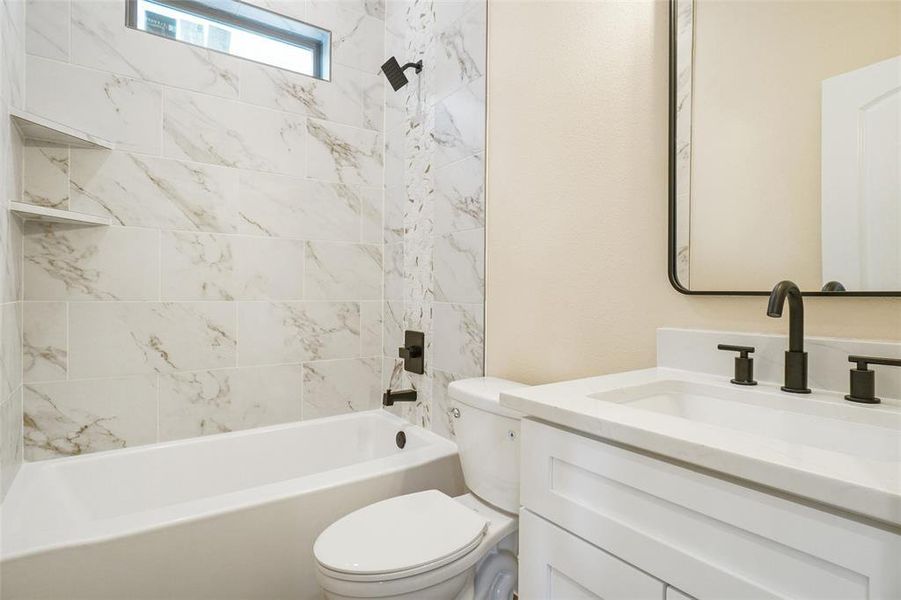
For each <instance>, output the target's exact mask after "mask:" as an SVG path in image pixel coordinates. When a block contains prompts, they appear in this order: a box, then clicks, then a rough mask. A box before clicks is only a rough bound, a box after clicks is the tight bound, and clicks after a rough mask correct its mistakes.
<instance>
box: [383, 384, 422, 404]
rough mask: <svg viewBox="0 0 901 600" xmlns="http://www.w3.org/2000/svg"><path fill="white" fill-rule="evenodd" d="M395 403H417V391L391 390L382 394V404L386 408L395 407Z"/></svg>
mask: <svg viewBox="0 0 901 600" xmlns="http://www.w3.org/2000/svg"><path fill="white" fill-rule="evenodd" d="M395 402H416V390H401V391H399V392H393V391H391V388H388V389H387V390H385V393H384V394H382V404H383V405H385V406H394V403H395Z"/></svg>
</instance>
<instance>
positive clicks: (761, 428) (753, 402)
mask: <svg viewBox="0 0 901 600" xmlns="http://www.w3.org/2000/svg"><path fill="white" fill-rule="evenodd" d="M589 397H591V398H594V399H596V400H602V401H605V402H611V403H616V404H620V405H623V406H628V407H632V408H635V409H640V410H644V411H650V412H653V413H658V414H662V415H667V416H670V417H676V418H679V419H686V420H688V421H691V422H694V423H699V424H705V425H711V426H715V427H718V428H723V429H728V430H734V431H739V432H743V433H747V434H752V435H755V436H761V437H765V438H771V439H775V440H781V441H784V442H788V443H791V444H798V445H801V446H808V447H813V448H820V449H823V450H828V451H832V452H839V453H842V454H846V455H850V456H855V457H859V458H864V459H868V460H876V461H885V462H899V461H901V419H899V418H898V417H899V415H898V414H897V413H889V412H887V411H883V410H879V409H875V410H874V409H873V408H872V407H863V406H853V405H850V404H848V403H845V402H843V401H838V400H833V401H824V400H816V399H812V398H809V397H805V396H792V395H788V394H785V393H780V392H773V391H769V390H766V389H757V388H738V387H735V386H731V385H712V384H706V383H700V382H692V381H680V380H675V379H674V380H662V381H654V382H651V383H645V384H638V385H634V386H626V387H621V388H617V389H613V390H609V391H604V392H599V393H595V394H589Z"/></svg>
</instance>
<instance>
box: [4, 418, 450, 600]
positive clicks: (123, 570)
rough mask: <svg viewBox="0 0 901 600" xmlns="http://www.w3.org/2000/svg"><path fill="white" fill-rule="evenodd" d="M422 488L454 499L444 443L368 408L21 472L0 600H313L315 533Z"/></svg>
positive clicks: (8, 514) (12, 500)
mask: <svg viewBox="0 0 901 600" xmlns="http://www.w3.org/2000/svg"><path fill="white" fill-rule="evenodd" d="M399 430H404V432H405V434H406V439H407V443H406V447H405V448H404V449H403V450H401V449H399V448H398V447H397V445H396V444H395V435H396V433H397V432H398V431H399ZM430 488H435V489H440V490H442V491H444V492H446V493H447V494H451V495H456V494H460V493H462V492H463V479H462V475H461V473H460V470H459V462H458V459H457V448H456V446H455V445H454V444H453V443H452V442H449V441H447V440H445V439H443V438H441V437H439V436H436V435H434V434H432V433H430V432H428V431H425V430H423V429H421V428H419V427H415V426H411V425H409V424H407V423H406V422H405V421H402V420H401V419H398V418H396V417H394V416H392V415H389V414H388V413H386V412H384V411H380V410H379V411H369V412H364V413H355V414H351V415H343V416H339V417H332V418H328V419H320V420H316V421H310V422H305V423H295V424H289V425H279V426H275V427H267V428H262V429H254V430H250V431H243V432H236V433H229V434H224V435H219V436H214V437H209V438H200V439H191V440H185V441H179V442H172V443H167V444H160V445H155V446H148V447H143V448H134V449H129V450H119V451H114V452H104V453H98V454H92V455H88V456H83V457H73V458H66V459H60V460H52V461H44V462H38V463H30V464H26V465H24V466H23V467H22V469H21V470H20V472H19V474H18V476H17V477H16V481H15V483H14V484H13V486H12V488H11V489H10V491H9V493H8V495H7V498H6V500H5V501H4V503H3V506H2V513H3V514H2V517H0V519H2V521H0V523H2V529H0V560H2V562H0V586H2V588H0V595H2V598H3V600H13V599H16V598H28V599H30V600H33V599H39V598H65V599H67V600H74V599H77V598H85V599H87V598H89V599H91V600H99V599H103V598H111V599H112V598H115V599H116V600H121V599H125V598H127V599H129V600H133V599H138V598H153V599H161V598H167V599H176V598H178V599H190V600H200V599H205V598H211V599H212V598H215V599H217V600H224V599H227V598H241V599H257V598H260V599H263V598H265V599H269V598H273V599H275V598H279V599H282V598H285V599H287V598H292V599H298V598H299V599H306V598H318V597H319V592H318V587H317V585H316V581H315V575H314V563H313V556H312V547H313V541H314V540H315V539H316V536H317V535H319V533H320V532H321V531H322V530H323V529H324V528H325V527H326V526H328V525H329V524H330V523H331V522H332V521H334V520H335V519H337V518H338V517H340V516H342V515H344V514H347V513H348V512H350V511H352V510H355V509H357V508H359V507H361V506H364V505H366V504H370V503H372V502H375V501H377V500H380V499H384V498H388V497H391V496H396V495H399V494H405V493H409V492H414V491H420V490H424V489H430Z"/></svg>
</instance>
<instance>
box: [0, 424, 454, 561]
mask: <svg viewBox="0 0 901 600" xmlns="http://www.w3.org/2000/svg"><path fill="white" fill-rule="evenodd" d="M364 416H375V417H376V418H378V419H382V420H384V421H387V422H388V423H389V424H391V425H393V426H394V427H397V428H398V429H400V430H404V431H407V432H409V431H410V430H411V429H412V430H415V432H416V435H419V436H422V437H424V438H425V440H426V445H425V446H423V447H421V448H416V449H414V450H412V451H410V452H405V453H399V454H392V455H389V456H383V457H380V458H374V459H369V460H365V461H362V462H357V463H353V464H350V465H345V466H343V467H337V468H334V469H328V470H325V471H320V472H318V473H313V474H308V475H302V476H300V477H294V478H291V479H285V480H282V481H276V482H272V483H266V484H263V485H258V486H255V487H251V488H244V489H240V490H235V491H232V492H227V493H224V494H217V495H213V496H206V497H203V498H197V499H193V500H188V501H185V502H180V503H177V504H171V505H167V506H161V507H158V508H154V509H149V510H143V511H138V512H135V513H127V514H124V515H117V516H113V517H108V518H103V519H97V520H94V521H89V522H88V523H87V524H81V525H82V526H84V525H86V526H84V528H83V529H79V528H78V525H79V524H76V527H73V528H72V529H60V528H49V529H43V530H39V531H38V532H37V534H36V535H35V537H36V538H37V541H36V542H32V543H27V544H25V543H18V544H17V543H15V542H16V541H18V540H20V539H21V537H19V538H12V542H13V543H12V544H9V545H11V546H12V547H11V548H9V549H8V542H7V540H8V539H9V538H8V537H7V536H8V534H7V532H6V530H7V527H5V526H4V525H3V523H5V522H6V520H7V519H8V518H13V517H14V516H15V515H11V516H10V515H9V512H8V509H6V510H5V508H6V506H4V505H6V504H7V503H6V502H4V503H3V505H0V512H2V515H0V532H2V535H0V564H2V563H5V562H8V561H14V560H18V559H25V558H28V557H30V556H34V555H37V554H41V553H45V552H52V551H55V550H62V549H67V548H75V547H78V546H86V545H90V544H100V543H104V542H108V541H112V540H115V539H119V538H124V537H127V536H135V535H140V534H144V533H150V532H154V531H160V530H165V529H168V528H172V527H178V526H181V525H186V524H189V523H193V522H197V521H201V520H203V519H210V518H215V517H220V516H224V515H228V514H232V513H236V512H240V511H243V510H248V509H252V508H257V507H263V506H267V505H270V504H275V503H278V502H282V501H285V500H288V499H290V498H292V497H296V496H300V495H302V494H304V493H310V492H319V491H326V490H329V489H334V488H337V487H340V486H342V485H347V484H349V483H354V482H365V481H367V480H371V479H375V478H378V477H382V476H386V475H392V474H395V473H398V472H400V471H403V470H406V469H410V468H416V467H419V466H422V465H425V464H427V463H430V462H436V461H439V460H442V459H447V458H450V457H452V456H454V455H456V454H458V450H457V445H456V443H454V442H453V441H451V440H449V439H447V438H444V437H442V436H440V435H438V434H436V433H434V432H432V431H430V430H427V429H425V428H423V427H421V426H419V425H415V424H413V423H410V422H409V421H407V420H405V419H403V418H402V417H399V416H397V415H393V414H391V413H389V412H387V411H384V410H382V409H373V410H367V411H358V412H354V413H347V414H342V415H334V416H331V417H324V418H322V419H315V420H310V421H295V422H291V423H280V424H277V425H269V426H265V427H257V428H251V429H245V430H241V431H233V432H228V433H222V434H215V435H210V436H202V437H193V438H185V439H181V440H172V441H167V442H162V443H158V444H147V445H142V446H136V447H134V448H127V449H124V450H108V451H103V452H94V453H91V454H88V455H82V456H69V457H64V458H59V459H48V460H47V461H38V462H34V463H26V465H25V466H23V469H24V468H26V467H32V466H33V467H36V468H44V469H49V468H52V467H55V466H57V465H60V464H64V463H68V462H71V461H85V460H92V459H94V460H96V459H98V458H102V457H103V456H108V455H112V454H115V455H116V456H127V455H128V454H133V453H142V452H148V451H154V450H157V449H162V448H170V447H173V446H183V445H192V444H202V443H208V442H211V441H221V440H223V439H228V438H234V437H246V436H250V435H255V434H256V435H259V434H265V433H267V432H271V431H281V430H283V429H292V428H296V427H298V426H303V425H311V426H312V425H314V424H317V423H320V422H323V421H327V422H335V421H342V420H352V419H359V418H360V417H364ZM30 470H33V469H30ZM21 475H22V473H21V472H20V473H19V475H17V477H16V480H17V481H14V482H13V487H14V486H15V485H16V483H17V482H18V480H19V476H21ZM10 492H12V488H11V489H10ZM8 498H9V495H8V496H7V499H8ZM54 534H56V535H54ZM60 535H62V536H63V539H61V540H60V539H58V538H59V537H60Z"/></svg>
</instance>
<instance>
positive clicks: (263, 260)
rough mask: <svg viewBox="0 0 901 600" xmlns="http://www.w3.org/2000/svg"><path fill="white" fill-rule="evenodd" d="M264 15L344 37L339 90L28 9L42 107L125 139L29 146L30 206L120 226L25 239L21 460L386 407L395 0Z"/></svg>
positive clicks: (45, 7) (31, 79) (119, 9)
mask: <svg viewBox="0 0 901 600" xmlns="http://www.w3.org/2000/svg"><path fill="white" fill-rule="evenodd" d="M4 1H5V2H9V1H10V0H0V2H4ZM256 3H258V4H261V5H263V6H265V7H267V8H269V9H272V10H276V11H279V12H283V13H285V14H289V15H291V16H294V17H297V18H301V19H304V20H307V21H310V22H312V23H314V24H316V25H319V26H322V27H325V28H327V29H330V30H331V31H333V32H334V38H333V50H334V52H333V66H332V81H330V82H323V81H318V80H315V79H312V78H309V77H305V76H302V75H298V74H296V73H292V72H288V71H284V70H281V69H276V68H271V67H267V66H264V65H260V64H257V63H253V62H249V61H244V60H240V59H236V58H234V57H230V56H226V55H223V54H218V53H215V52H209V51H206V50H203V49H199V48H195V47H192V46H188V45H185V44H179V43H174V42H171V41H169V40H164V39H160V38H156V37H154V36H150V35H147V34H145V33H142V32H137V31H132V30H129V29H126V28H125V27H124V25H123V22H124V3H123V2H122V1H121V0H71V1H69V0H29V1H28V3H27V11H25V14H24V16H23V17H22V19H20V24H21V29H22V31H24V32H26V35H25V42H24V43H25V46H26V47H27V56H23V57H20V59H19V61H18V62H19V63H24V71H25V74H26V75H25V79H26V80H27V81H26V87H27V96H26V98H25V106H26V107H27V109H28V110H30V111H33V112H35V113H39V114H41V115H43V116H45V117H48V118H50V119H53V120H56V121H59V122H62V123H65V124H67V125H71V126H73V127H78V128H81V129H85V130H87V131H91V132H93V133H95V134H97V135H100V136H103V137H105V138H107V139H110V140H112V141H114V142H115V143H116V144H117V149H116V150H115V151H105V150H83V149H74V148H73V149H68V148H30V147H29V148H28V149H27V150H26V152H25V154H24V159H23V160H24V174H23V181H24V188H25V189H24V199H25V201H27V202H32V203H35V204H40V205H44V206H53V207H56V208H62V209H71V210H75V211H80V212H85V213H90V214H97V215H104V216H108V217H110V218H111V219H112V221H113V225H112V226H110V227H81V226H65V225H50V226H48V225H41V224H37V223H28V224H27V225H26V227H25V228H24V243H23V247H24V260H23V263H24V266H23V272H24V290H23V298H24V302H22V303H21V304H19V303H12V304H10V306H12V307H19V308H20V309H21V315H19V314H18V313H16V310H17V309H16V308H10V309H8V310H4V311H3V312H2V316H3V317H4V319H5V318H6V317H7V316H8V317H9V319H10V321H11V322H12V323H13V324H17V323H19V322H21V323H22V327H23V328H24V334H23V342H22V349H23V350H22V355H21V356H22V371H23V377H24V384H23V386H22V387H21V388H20V394H21V395H22V396H23V397H24V455H25V459H26V460H40V459H47V458H54V457H60V456H68V455H73V454H82V453H87V452H95V451H100V450H111V449H117V448H125V447H130V446H136V445H140V444H147V443H152V442H156V441H167V440H174V439H181V438H187V437H192V436H199V435H206V434H214V433H220V432H227V431H233V430H239V429H244V428H249V427H257V426H264V425H270V424H275V423H281V422H288V421H295V420H300V419H312V418H317V417H323V416H328V415H333V414H339V413H342V412H347V411H352V410H365V409H370V408H376V407H378V406H379V405H380V404H379V402H380V389H381V381H382V373H381V369H382V362H383V361H382V355H383V350H382V346H383V344H382V329H383V325H382V304H383V289H384V286H383V271H384V269H385V267H384V265H385V261H384V258H383V256H384V254H383V251H384V244H383V236H382V213H383V195H384V194H383V190H384V162H385V156H384V115H385V101H384V84H383V81H382V79H381V77H380V75H379V66H380V65H381V63H382V61H383V58H382V53H383V48H384V37H385V23H384V15H385V10H384V6H383V5H381V4H380V3H379V2H377V1H371V0H367V1H364V0H359V1H356V2H354V1H340V2H338V1H334V0H331V1H324V0H293V1H292V0H272V1H270V0H256ZM2 214H3V215H4V216H5V215H6V212H5V211H4V212H2ZM459 243H460V244H466V243H468V242H467V240H463V241H460V242H459ZM11 299H13V300H14V299H15V298H11ZM6 306H7V305H6V304H4V305H3V307H4V308H5V307H6ZM7 313H9V314H8V315H7ZM6 336H7V334H6V329H5V328H4V330H3V335H2V336H0V340H2V341H0V347H2V346H3V345H4V344H5V340H6ZM10 337H12V334H10ZM11 383H16V381H14V380H13V381H11ZM3 391H4V392H7V393H9V391H8V389H7V388H6V387H4V388H3ZM11 397H12V398H18V397H19V396H11ZM3 406H4V409H6V412H9V413H16V411H18V412H19V413H22V412H23V408H22V403H21V401H19V402H18V403H10V402H7V403H4V405H3ZM5 417H6V413H3V414H2V415H0V418H4V419H5ZM11 419H12V420H13V421H15V420H16V414H11ZM22 420H23V419H22V417H21V416H19V417H18V421H19V422H22ZM4 422H7V421H4ZM21 437H22V436H20V438H21ZM20 447H21V445H20ZM18 452H19V454H21V450H19V451H18Z"/></svg>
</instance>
